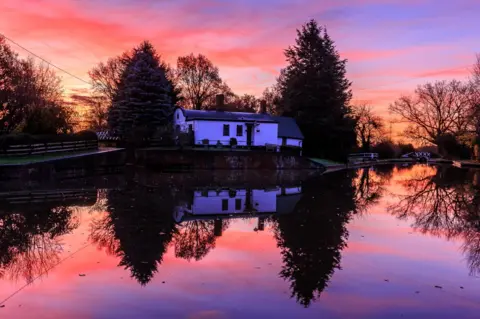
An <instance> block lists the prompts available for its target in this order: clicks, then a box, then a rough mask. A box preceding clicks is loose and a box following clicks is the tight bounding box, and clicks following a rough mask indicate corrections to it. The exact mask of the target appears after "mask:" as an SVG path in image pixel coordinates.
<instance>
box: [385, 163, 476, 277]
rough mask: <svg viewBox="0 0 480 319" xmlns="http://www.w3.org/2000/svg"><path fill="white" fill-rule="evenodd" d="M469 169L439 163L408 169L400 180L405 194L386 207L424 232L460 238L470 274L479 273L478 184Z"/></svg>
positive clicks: (449, 237) (447, 237)
mask: <svg viewBox="0 0 480 319" xmlns="http://www.w3.org/2000/svg"><path fill="white" fill-rule="evenodd" d="M473 178H474V176H473V174H472V172H471V171H466V170H458V169H452V168H450V167H448V168H447V167H439V168H437V169H432V168H427V167H425V168H424V169H417V170H416V171H414V172H410V174H408V176H406V177H405V178H404V179H403V180H402V181H400V184H401V185H402V186H403V190H404V192H406V194H403V195H397V198H398V201H397V202H396V203H394V204H393V205H391V206H390V207H389V208H388V209H389V211H390V212H391V213H392V214H394V215H395V216H397V217H398V218H399V219H409V220H410V219H411V220H412V221H413V224H412V227H413V228H414V229H415V230H417V231H419V232H421V233H424V234H431V235H434V236H437V237H444V238H446V239H449V240H450V239H460V240H462V241H463V244H462V250H463V252H464V254H466V256H467V260H468V264H469V267H470V272H471V274H472V275H475V274H478V273H480V232H479V231H480V215H479V213H480V188H478V187H477V186H474V184H473V183H472V179H473Z"/></svg>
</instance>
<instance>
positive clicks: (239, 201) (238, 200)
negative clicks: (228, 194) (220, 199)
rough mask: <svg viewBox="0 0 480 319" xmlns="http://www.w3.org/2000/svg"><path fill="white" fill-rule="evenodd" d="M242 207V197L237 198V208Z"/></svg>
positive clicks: (237, 209)
mask: <svg viewBox="0 0 480 319" xmlns="http://www.w3.org/2000/svg"><path fill="white" fill-rule="evenodd" d="M241 209H242V199H241V198H237V199H235V210H236V211H239V210H241Z"/></svg>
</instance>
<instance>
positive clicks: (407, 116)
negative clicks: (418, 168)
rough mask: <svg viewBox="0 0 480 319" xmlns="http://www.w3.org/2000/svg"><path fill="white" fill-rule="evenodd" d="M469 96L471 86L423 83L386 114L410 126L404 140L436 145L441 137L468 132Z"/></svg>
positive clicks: (439, 82) (458, 135)
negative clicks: (406, 138) (389, 113)
mask: <svg viewBox="0 0 480 319" xmlns="http://www.w3.org/2000/svg"><path fill="white" fill-rule="evenodd" d="M473 93H474V92H473V88H472V86H471V85H469V84H467V83H462V82H459V81H456V80H453V81H450V82H446V81H438V82H435V83H433V84H432V83H427V84H424V85H419V86H418V87H417V89H416V90H415V93H414V95H413V96H402V97H401V98H399V99H398V100H397V101H395V102H394V103H393V104H391V105H390V111H392V112H393V113H394V114H396V115H398V116H399V117H400V119H401V121H403V122H405V123H408V124H410V126H409V127H408V128H407V129H406V130H405V136H406V137H408V138H410V139H414V140H417V141H419V142H423V143H429V144H435V145H438V139H439V137H441V136H445V135H447V134H449V135H451V136H453V137H454V138H460V137H462V136H464V135H465V134H466V133H467V132H469V131H470V130H471V129H472V128H471V125H472V115H473V113H472V112H473V110H472V101H471V97H472V94H473Z"/></svg>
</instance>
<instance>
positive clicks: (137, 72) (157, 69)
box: [108, 42, 174, 138]
mask: <svg viewBox="0 0 480 319" xmlns="http://www.w3.org/2000/svg"><path fill="white" fill-rule="evenodd" d="M171 92H172V87H171V85H170V82H169V80H168V79H167V77H166V69H165V65H164V64H163V63H161V62H160V57H159V56H158V55H157V53H156V51H155V49H154V47H153V46H152V45H151V44H150V43H149V42H143V43H142V44H140V46H138V47H137V48H135V49H134V52H133V54H132V56H131V58H130V60H129V62H128V65H127V66H126V68H125V70H124V71H123V73H122V77H121V79H120V83H119V85H118V88H117V92H116V93H115V96H114V98H113V104H112V107H111V108H110V110H109V114H108V122H109V126H110V128H111V129H112V130H113V131H114V132H115V133H116V134H118V135H120V136H122V137H127V138H128V137H132V136H133V135H134V134H136V132H142V133H141V135H142V136H143V137H151V136H152V135H153V134H154V133H155V131H157V130H158V129H159V128H161V127H162V126H166V125H167V124H168V123H169V122H170V121H171V115H172V113H173V107H174V105H173V103H172V99H171V96H170V95H171Z"/></svg>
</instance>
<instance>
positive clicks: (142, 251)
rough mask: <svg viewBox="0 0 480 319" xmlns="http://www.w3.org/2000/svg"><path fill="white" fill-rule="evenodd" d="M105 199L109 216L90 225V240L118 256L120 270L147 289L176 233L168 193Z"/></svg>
mask: <svg viewBox="0 0 480 319" xmlns="http://www.w3.org/2000/svg"><path fill="white" fill-rule="evenodd" d="M107 199H108V201H107V210H108V213H107V214H106V215H104V216H103V218H101V219H99V220H96V221H94V222H92V224H91V235H90V236H91V239H92V241H93V242H95V243H97V245H98V246H99V247H102V248H105V249H106V250H107V251H108V252H110V253H113V254H114V255H116V256H118V257H119V258H120V263H119V266H123V267H125V268H126V269H129V270H130V272H131V275H132V277H134V278H135V279H136V280H137V281H138V282H139V283H140V284H141V285H146V284H147V283H148V282H150V280H151V279H152V278H153V275H154V274H155V273H156V272H157V267H158V265H160V264H161V263H162V259H163V255H164V254H165V252H166V250H167V247H168V245H169V243H170V242H171V240H172V238H173V235H174V233H175V231H176V226H175V223H174V220H173V216H172V212H173V200H172V198H171V196H169V195H168V192H167V191H166V192H164V193H162V194H158V193H150V192H148V191H147V190H143V189H136V188H129V189H126V190H111V191H110V192H109V193H108V195H107Z"/></svg>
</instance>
